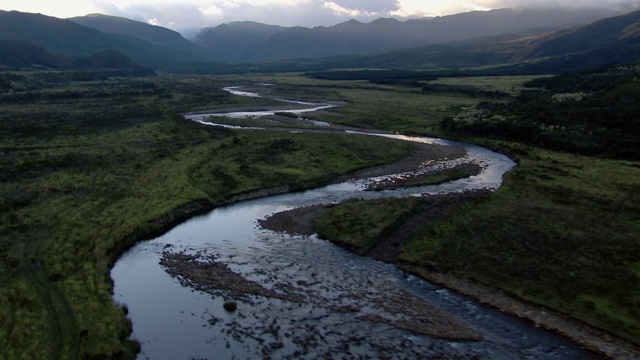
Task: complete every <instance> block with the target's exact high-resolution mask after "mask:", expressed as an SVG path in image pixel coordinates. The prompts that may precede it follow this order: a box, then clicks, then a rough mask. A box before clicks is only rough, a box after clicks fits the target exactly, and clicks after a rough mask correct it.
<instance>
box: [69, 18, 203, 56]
mask: <svg viewBox="0 0 640 360" xmlns="http://www.w3.org/2000/svg"><path fill="white" fill-rule="evenodd" d="M68 20H71V21H73V22H75V23H76V24H80V25H82V26H85V27H88V28H92V29H96V30H99V31H101V32H103V33H105V34H117V35H125V36H129V37H134V38H137V39H139V40H142V41H145V42H148V43H150V44H155V45H161V46H164V47H169V48H174V49H178V50H181V51H183V52H185V53H187V54H192V55H194V56H197V57H202V58H203V60H204V59H211V58H213V57H214V55H215V54H214V53H213V52H212V51H211V50H207V49H204V48H202V47H200V46H197V45H195V44H194V43H192V42H190V41H189V40H187V39H185V38H184V37H182V35H180V33H178V32H176V31H173V30H169V29H167V28H163V27H161V26H154V25H149V24H146V23H143V22H139V21H134V20H129V19H126V18H122V17H117V16H108V15H102V14H90V15H86V16H81V17H74V18H69V19H68Z"/></svg>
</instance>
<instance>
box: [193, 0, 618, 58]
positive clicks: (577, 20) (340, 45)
mask: <svg viewBox="0 0 640 360" xmlns="http://www.w3.org/2000/svg"><path fill="white" fill-rule="evenodd" d="M615 14H616V13H615V12H614V11H613V10H604V9H600V10H597V9H583V10H568V9H526V10H515V9H499V10H491V11H472V12H468V13H462V14H456V15H449V16H442V17H436V18H423V19H413V20H407V21H404V22H402V21H398V20H396V19H386V18H381V19H377V20H375V21H372V22H370V23H361V22H359V21H356V20H349V21H347V22H344V23H340V24H338V25H335V26H329V27H324V26H318V27H314V28H306V27H300V26H298V27H290V28H281V27H273V26H271V27H270V26H269V25H264V24H257V23H249V22H238V23H231V24H223V25H220V26H218V27H215V28H208V29H205V30H203V31H202V32H201V33H199V34H198V35H197V37H196V38H195V39H194V42H195V43H196V44H198V45H200V46H202V47H208V48H210V49H213V50H216V51H218V52H219V53H220V54H221V55H224V56H225V57H226V59H227V60H231V61H265V60H279V59H290V58H304V57H319V56H335V55H348V54H362V53H367V52H379V51H385V50H392V49H400V48H407V47H415V46H424V45H431V44H440V43H446V42H452V41H462V40H469V39H472V38H477V37H482V36H491V35H500V34H505V33H511V34H520V35H531V34H539V33H543V32H547V31H550V30H551V29H553V30H558V29H560V28H567V27H571V26H575V25H578V24H587V23H590V22H592V21H594V20H597V19H601V18H604V17H608V16H613V15H615ZM267 35H268V36H267Z"/></svg>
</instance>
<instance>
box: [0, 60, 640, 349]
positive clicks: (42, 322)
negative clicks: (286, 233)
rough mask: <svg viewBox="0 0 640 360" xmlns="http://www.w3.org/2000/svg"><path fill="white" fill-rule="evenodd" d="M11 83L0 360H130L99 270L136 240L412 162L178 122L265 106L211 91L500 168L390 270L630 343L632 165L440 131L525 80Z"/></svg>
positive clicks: (388, 143) (389, 211)
mask: <svg viewBox="0 0 640 360" xmlns="http://www.w3.org/2000/svg"><path fill="white" fill-rule="evenodd" d="M12 78H13V79H14V80H13V81H14V84H13V85H14V86H13V88H14V89H19V91H14V92H12V93H7V92H5V93H1V94H0V122H1V123H2V126H1V127H0V133H1V136H0V178H1V179H2V181H1V182H0V210H1V211H0V281H1V283H2V286H1V287H0V358H7V359H14V358H30V359H51V358H104V357H120V358H131V357H132V356H133V354H134V353H135V351H136V348H137V346H138V345H137V344H136V343H135V342H130V341H128V340H127V337H128V334H129V333H130V329H131V324H130V323H129V322H128V320H127V318H126V312H127V310H126V307H119V306H117V305H116V304H114V303H113V302H112V301H111V286H112V284H111V280H110V278H109V270H110V267H111V266H112V264H113V262H114V261H115V260H116V259H117V257H118V255H119V254H121V253H122V252H123V251H125V250H126V249H127V248H129V247H130V246H131V245H133V244H134V243H135V242H137V241H140V240H142V239H145V238H148V237H149V236H150V235H152V234H157V233H158V232H161V231H163V230H166V229H167V227H168V226H171V225H172V224H175V223H176V222H178V221H180V220H184V219H186V218H188V217H189V216H191V215H194V214H196V213H198V212H202V211H206V210H208V209H211V208H213V207H215V206H218V205H221V204H224V203H226V202H228V201H232V200H233V196H235V195H241V194H246V193H249V192H252V191H256V190H260V189H265V188H273V187H278V186H286V187H287V188H289V189H292V190H295V189H304V188H310V187H316V186H320V185H322V184H324V183H327V182H328V181H330V180H331V179H333V178H335V177H337V176H339V175H342V174H346V173H349V172H352V171H355V170H357V169H361V168H365V167H369V166H373V165H377V164H383V163H389V162H392V161H395V160H397V159H399V158H401V157H402V156H405V155H406V154H408V153H409V152H411V151H412V148H411V147H410V146H409V145H407V144H404V143H400V142H397V141H392V140H388V139H381V138H377V137H371V136H352V135H347V134H327V133H295V134H294V133H289V132H276V131H254V130H251V131H235V130H227V129H223V128H217V127H207V126H202V125H199V124H195V123H192V122H189V121H186V120H185V119H184V118H183V117H182V116H181V115H180V114H181V113H185V112H189V111H199V110H221V109H261V108H264V107H267V106H270V105H273V104H274V101H273V100H270V99H268V98H246V97H237V96H232V95H230V94H228V93H227V92H224V91H222V90H220V89H221V88H222V87H224V86H229V85H251V86H254V84H256V83H272V84H275V85H273V86H272V87H271V88H270V91H271V94H272V95H273V96H274V97H281V98H290V99H296V100H303V101H314V102H334V103H336V104H339V105H340V106H338V107H336V108H332V109H328V110H324V111H320V112H318V113H314V114H307V115H306V117H308V118H311V119H314V120H321V121H328V122H331V123H335V124H341V125H348V126H354V127H360V128H365V129H383V130H388V131H397V132H402V133H411V134H424V135H432V136H443V137H456V138H457V139H461V140H466V141H470V142H475V143H479V144H481V145H483V146H487V147H490V148H493V149H496V150H498V151H501V152H504V153H507V154H509V155H510V156H512V157H513V158H514V159H515V160H517V161H518V166H517V167H516V168H515V169H514V170H513V171H512V172H511V173H509V174H508V175H507V176H506V178H505V183H504V186H503V187H502V188H500V189H499V190H498V191H497V192H495V193H492V194H489V195H485V196H481V197H479V198H477V199H475V200H473V201H472V202H470V203H468V204H466V205H465V206H462V207H460V208H458V209H456V210H455V211H453V213H452V214H450V215H449V216H448V217H446V218H439V219H437V220H436V221H433V222H430V223H428V224H424V226H423V227H422V228H421V229H419V231H418V235H417V236H416V237H415V238H414V239H413V240H412V241H411V242H410V243H409V244H408V245H407V246H406V248H404V252H403V255H402V257H401V260H402V261H405V262H408V263H411V264H415V265H418V266H422V267H425V268H428V269H431V270H436V271H442V272H451V273H454V274H459V275H461V276H465V277H469V278H472V279H476V280H477V281H480V282H482V283H485V284H488V285H492V286H495V287H498V288H501V289H504V290H507V291H508V292H510V293H511V294H514V295H516V296H518V297H521V298H523V299H525V300H528V301H532V302H536V303H540V304H544V305H547V306H549V307H552V308H554V309H557V310H560V311H563V312H565V313H567V314H570V315H572V316H574V317H576V318H579V319H582V320H584V321H586V322H588V323H590V324H592V325H594V326H597V327H600V328H603V329H606V330H608V331H610V332H612V333H614V334H616V335H618V336H621V337H623V338H625V339H627V340H630V341H636V342H637V339H638V338H640V330H639V327H640V294H639V293H638V289H640V286H639V285H640V284H639V279H640V262H639V261H638V259H640V242H639V241H638V237H637V235H636V234H638V233H640V220H638V219H640V205H638V204H640V198H639V195H638V194H639V190H640V182H639V181H640V180H638V179H640V163H639V162H638V161H636V160H630V159H626V160H620V159H611V158H607V157H606V156H588V155H581V154H576V153H568V152H559V151H551V150H545V149H542V148H540V147H536V146H535V144H524V143H515V142H509V141H505V140H501V139H493V138H490V137H481V136H475V135H474V134H471V133H449V132H447V131H446V130H445V129H443V128H442V127H441V124H442V122H443V121H445V120H446V119H451V118H452V117H454V116H456V115H457V114H459V113H461V112H465V111H469V109H473V108H474V107H475V106H476V105H477V104H481V103H489V102H501V103H502V102H507V101H509V99H510V97H513V96H516V95H517V94H518V93H519V92H520V91H521V90H523V89H529V88H526V87H525V86H524V84H525V82H527V81H529V80H531V78H530V77H505V78H502V77H500V78H495V77H484V78H443V79H437V80H433V81H421V82H419V83H418V84H417V85H416V84H411V85H406V84H394V83H385V84H381V83H372V82H369V81H366V80H340V81H338V80H335V81H333V80H322V79H314V78H311V77H309V76H305V74H300V73H295V74H294V73H282V74H280V73H275V74H251V75H221V76H217V77H213V76H205V75H193V76H191V75H189V76H187V75H180V76H175V75H163V76H160V77H153V78H138V79H127V78H122V79H105V78H99V77H90V76H87V75H86V74H82V73H74V72H46V73H19V74H17V77H12ZM476 90H477V91H476ZM282 118H285V119H288V117H287V116H282ZM280 120H282V121H284V120H283V119H280ZM220 121H221V122H229V123H239V121H238V120H230V119H220ZM248 124H249V125H252V124H254V123H252V122H249V123H248ZM283 124H286V125H288V123H286V122H284V123H283ZM467 175H469V174H468V173H465V172H462V173H460V172H456V173H449V174H440V175H439V177H435V178H430V179H414V180H413V181H417V183H420V184H423V183H428V182H439V181H443V180H446V179H449V178H459V177H463V176H467ZM417 204H418V202H417V200H415V199H414V200H380V201H376V202H373V203H370V202H364V201H354V202H348V203H346V204H344V205H337V206H335V207H333V208H332V209H331V211H330V212H329V214H327V215H326V217H325V218H324V219H323V220H322V221H323V222H318V224H319V225H318V228H319V231H320V233H322V234H323V236H324V237H326V238H329V239H331V238H332V237H336V236H337V234H342V235H348V236H347V238H348V242H350V243H352V244H356V245H357V244H363V243H366V242H367V241H369V240H370V239H371V238H374V237H377V236H379V235H380V234H383V233H384V232H385V231H387V230H389V229H392V228H393V227H395V226H402V221H403V219H405V218H406V217H407V216H408V215H410V214H411V213H412V212H415V211H419V209H420V206H417ZM347 221H348V223H347Z"/></svg>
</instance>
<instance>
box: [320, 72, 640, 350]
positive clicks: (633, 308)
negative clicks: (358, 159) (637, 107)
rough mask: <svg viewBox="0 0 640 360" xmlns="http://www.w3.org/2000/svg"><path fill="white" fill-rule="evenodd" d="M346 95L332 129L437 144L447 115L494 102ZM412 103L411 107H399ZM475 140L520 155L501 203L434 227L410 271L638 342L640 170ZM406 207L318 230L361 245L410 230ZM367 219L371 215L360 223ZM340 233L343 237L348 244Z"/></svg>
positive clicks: (336, 216) (385, 208)
mask: <svg viewBox="0 0 640 360" xmlns="http://www.w3.org/2000/svg"><path fill="white" fill-rule="evenodd" d="M529 79H530V78H527V77H518V78H506V79H502V78H501V79H494V78H473V79H460V78H456V79H441V80H437V81H436V82H440V83H444V84H447V85H461V84H473V86H477V87H482V88H485V89H488V90H492V91H493V90H499V91H505V92H508V93H510V94H513V95H517V93H518V92H519V91H520V90H522V89H524V88H523V87H522V83H523V82H524V81H527V80H529ZM465 81H468V82H465ZM360 84H364V82H361V83H360ZM362 86H365V85H362ZM366 86H367V87H369V86H372V85H371V84H367V85H366ZM336 91H338V92H339V93H340V94H342V95H343V96H345V98H346V99H347V100H348V104H347V105H345V106H344V107H342V108H340V109H337V110H335V112H336V113H337V115H331V114H329V115H327V117H326V118H324V117H323V119H324V120H328V121H344V122H345V123H351V124H358V123H360V124H363V125H365V126H368V125H371V126H380V127H382V128H387V129H393V130H404V131H415V132H422V133H426V134H430V135H431V134H436V135H438V134H439V132H438V131H439V130H438V129H437V125H436V124H435V122H436V121H437V119H439V118H440V117H442V116H446V114H447V113H448V112H449V113H450V112H452V111H456V110H458V109H460V107H461V106H464V104H465V103H467V104H468V103H474V102H476V103H478V102H480V101H484V100H486V99H482V98H481V97H470V96H465V95H462V94H449V95H439V96H435V97H434V96H431V95H429V94H418V93H411V92H412V91H415V89H413V88H410V89H405V90H404V92H403V90H398V89H396V90H394V89H393V88H390V87H384V88H379V89H377V90H374V89H370V88H367V89H352V88H349V89H344V90H343V89H342V88H340V86H339V85H338V86H337V89H336ZM407 94H409V95H407ZM421 96H422V98H421ZM403 101H406V104H407V106H405V107H403V106H402V105H400V104H401V103H402V102H403ZM500 101H504V100H503V99H501V100H500ZM396 102H397V103H396ZM376 103H379V104H382V105H381V106H379V107H377V106H375V105H374V104H376ZM396 111H397V112H398V114H399V115H398V117H399V118H400V120H396V117H395V115H396V114H395V113H396ZM331 116H335V117H336V118H337V119H338V120H335V119H334V120H331ZM359 119H360V120H359ZM434 128H435V130H434ZM465 140H467V141H471V142H476V143H480V144H481V145H484V146H487V147H490V148H494V149H496V150H498V151H502V152H505V153H508V154H510V155H511V156H512V157H514V158H515V159H516V160H517V161H518V167H517V168H516V169H514V170H513V171H512V172H511V173H510V174H508V175H507V177H506V179H505V184H504V186H503V187H502V188H501V189H500V190H499V191H498V192H496V193H495V194H491V195H489V196H484V197H481V198H480V199H477V200H474V201H473V202H472V203H470V204H468V205H466V206H464V207H462V208H460V209H458V210H456V211H455V212H454V213H453V214H451V215H450V216H448V217H446V218H442V219H439V220H437V221H433V222H430V223H428V224H424V225H423V227H422V228H421V230H420V232H419V235H418V236H416V237H415V238H414V240H413V241H412V242H411V243H410V244H409V245H408V246H406V247H405V248H404V253H403V255H402V256H401V261H403V262H406V263H409V264H412V265H418V266H421V267H423V268H427V269H430V270H435V271H441V272H450V273H454V274H458V275H460V276H463V277H467V278H471V279H475V280H477V281H480V282H482V283H484V284H488V285H491V286H494V287H497V288H500V289H504V290H506V291H508V292H509V293H510V294H512V295H514V296H517V297H520V298H522V299H524V300H527V301H530V302H533V303H537V304H542V305H545V306H548V307H550V308H553V309H557V310H559V311H561V312H564V313H566V314H569V315H571V316H573V317H575V318H578V319H581V320H584V321H585V322H586V323H588V324H591V325H593V326H595V327H598V328H601V329H605V330H606V331H609V332H611V333H613V334H616V335H617V336H619V337H621V338H624V339H626V340H627V341H630V342H635V343H636V344H638V339H640V292H638V289H640V272H639V271H638V269H639V268H640V261H639V260H638V259H640V240H639V237H638V234H640V220H639V219H640V198H639V197H638V194H639V190H640V180H639V179H640V164H639V163H638V162H637V161H633V160H612V159H607V158H603V157H594V156H584V155H577V154H570V153H565V152H557V151H550V150H543V149H540V148H536V147H532V146H527V145H523V144H518V143H509V142H501V141H496V140H489V139H481V138H471V137H467V138H466V139H465ZM401 203H402V201H401V200H400V203H397V202H393V204H391V205H390V204H386V203H384V204H377V203H366V202H354V203H348V204H344V205H339V206H336V207H335V208H332V211H331V212H330V213H328V214H325V215H323V218H322V219H321V220H320V221H318V222H317V227H318V231H319V232H320V233H322V234H324V236H325V237H326V238H328V239H332V240H335V241H337V242H340V241H345V242H347V243H349V244H352V245H353V244H355V245H356V246H361V245H362V244H366V243H367V242H370V241H371V240H372V239H373V238H375V237H376V236H379V235H380V234H383V233H385V232H388V231H390V230H391V229H393V228H394V227H398V226H402V224H403V219H404V218H406V216H407V213H406V211H409V212H415V211H418V209H419V207H416V206H415V204H414V200H411V201H409V202H407V203H406V204H405V205H401ZM403 206H404V207H403ZM389 209H394V210H393V211H391V210H389ZM403 209H404V210H403ZM387 212H388V214H390V215H389V216H393V217H396V221H395V222H394V221H391V222H390V221H389V220H388V219H387V220H385V221H373V222H372V221H369V219H371V218H373V219H375V218H377V216H381V215H384V214H386V213H387ZM360 213H366V214H368V215H367V216H365V217H360V216H359V214H360ZM372 213H373V214H372ZM376 214H377V215H376ZM353 224H358V225H353ZM362 225H365V226H362ZM331 228H335V229H341V230H340V231H339V234H338V233H335V231H334V230H332V229H331ZM345 229H350V230H345ZM345 239H346V240H345Z"/></svg>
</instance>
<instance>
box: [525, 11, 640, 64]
mask: <svg viewBox="0 0 640 360" xmlns="http://www.w3.org/2000/svg"><path fill="white" fill-rule="evenodd" d="M638 39H640V11H634V12H631V13H629V14H626V15H621V16H616V17H612V18H607V19H602V20H600V21H596V22H594V23H591V24H589V25H586V26H582V27H578V28H573V29H568V30H564V31H559V32H554V33H550V34H547V35H545V36H540V37H537V38H532V39H527V40H526V41H527V42H528V43H527V45H526V46H525V47H524V48H523V49H522V50H520V51H519V52H518V54H517V55H516V56H515V57H514V60H527V59H536V58H542V57H549V56H559V55H566V54H570V53H581V52H588V51H592V50H595V49H598V48H608V47H610V46H611V45H613V44H616V43H634V42H638Z"/></svg>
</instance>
